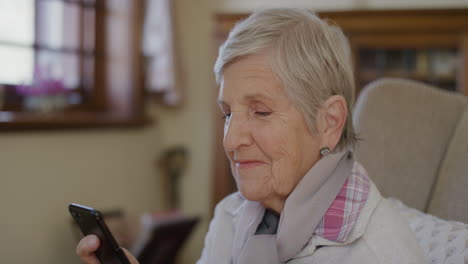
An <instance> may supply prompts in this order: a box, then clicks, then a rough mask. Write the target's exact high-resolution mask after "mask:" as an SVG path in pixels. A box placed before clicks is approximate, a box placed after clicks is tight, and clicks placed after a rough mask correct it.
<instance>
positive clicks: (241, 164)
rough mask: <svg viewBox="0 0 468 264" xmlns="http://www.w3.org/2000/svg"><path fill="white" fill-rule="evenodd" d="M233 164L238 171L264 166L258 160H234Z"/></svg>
mask: <svg viewBox="0 0 468 264" xmlns="http://www.w3.org/2000/svg"><path fill="white" fill-rule="evenodd" d="M235 163H236V168H238V169H251V168H256V167H258V166H261V165H264V164H265V162H263V161H260V160H236V161H235Z"/></svg>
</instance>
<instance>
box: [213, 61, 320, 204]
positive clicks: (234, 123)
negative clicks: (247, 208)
mask: <svg viewBox="0 0 468 264" xmlns="http://www.w3.org/2000/svg"><path fill="white" fill-rule="evenodd" d="M267 58H268V56H267V55H266V54H260V55H250V56H246V57H242V58H240V59H237V60H235V61H234V62H231V63H230V64H228V65H227V66H226V67H225V69H224V71H223V80H222V83H221V89H220V92H219V98H218V101H219V105H220V107H221V110H222V112H223V114H224V117H225V119H226V120H225V125H224V142H223V144H224V149H225V151H226V155H227V157H228V158H229V161H230V164H231V170H232V174H233V175H234V178H235V180H236V183H237V186H238V188H239V190H240V192H241V193H242V194H243V196H244V197H245V198H246V199H248V200H251V201H258V202H260V203H262V204H263V205H264V206H266V207H269V208H272V207H274V204H275V203H277V202H278V201H281V200H283V201H284V200H285V199H286V198H287V197H288V195H289V194H290V193H291V192H292V190H293V189H294V187H295V186H296V185H297V183H298V182H299V181H300V180H301V179H302V177H303V176H304V174H305V173H306V172H307V171H308V170H309V169H310V168H311V167H312V166H313V164H314V163H315V162H316V161H317V160H318V159H319V149H320V147H321V146H320V145H321V138H320V137H319V136H314V135H313V134H312V133H311V132H310V131H309V129H308V127H307V124H306V122H305V119H304V117H303V115H302V113H301V112H300V111H299V110H298V108H296V106H295V105H294V103H293V102H292V101H291V100H289V98H288V97H287V96H286V92H285V91H284V89H283V87H282V84H281V82H280V81H279V80H278V79H277V78H276V77H275V76H274V74H273V72H272V70H271V68H270V66H269V64H268V61H267Z"/></svg>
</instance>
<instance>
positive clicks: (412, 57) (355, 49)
mask: <svg viewBox="0 0 468 264" xmlns="http://www.w3.org/2000/svg"><path fill="white" fill-rule="evenodd" d="M318 15H319V16H320V17H322V18H326V19H328V20H331V21H332V23H335V24H337V25H338V26H339V27H341V28H342V30H343V31H344V32H345V34H346V35H347V36H348V39H349V41H350V45H351V49H352V54H353V61H354V66H355V78H356V93H357V94H358V93H359V92H360V90H361V89H362V87H363V86H365V85H366V84H367V83H369V82H370V81H373V80H375V79H378V78H381V77H400V78H407V79H414V80H418V81H423V82H426V83H430V84H433V85H436V86H437V87H440V88H442V89H447V90H452V91H457V92H460V93H463V94H465V95H468V9H450V10H448V9H447V10H379V11H340V12H319V13H318ZM246 16H247V14H218V15H216V16H215V20H216V24H215V26H216V28H215V30H216V31H215V41H216V44H217V45H220V44H221V43H222V42H223V41H224V40H225V39H226V37H227V35H228V33H229V31H230V30H231V29H232V27H233V26H234V25H235V23H236V22H237V21H239V20H240V19H242V18H245V17H246ZM217 123H218V124H216V126H215V129H217V130H222V124H221V120H220V121H217ZM215 134H216V135H222V132H220V131H217V132H216V133H215ZM215 140H216V142H215V146H216V149H217V153H221V151H222V145H221V142H222V141H221V138H220V137H216V138H215ZM215 157H216V158H215V164H216V165H215V166H217V167H216V169H215V175H214V190H215V195H214V201H213V202H214V203H216V202H218V201H219V200H220V199H221V198H222V197H224V196H225V195H227V194H228V193H230V192H232V191H233V190H235V188H234V187H235V186H234V185H233V184H232V181H231V180H230V177H231V176H230V175H229V169H228V164H227V163H226V161H225V158H224V157H223V156H220V155H216V156H215Z"/></svg>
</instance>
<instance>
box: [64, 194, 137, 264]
mask: <svg viewBox="0 0 468 264" xmlns="http://www.w3.org/2000/svg"><path fill="white" fill-rule="evenodd" d="M68 210H69V211H70V214H71V215H72V217H73V219H75V222H76V223H77V224H78V226H79V227H80V229H81V232H82V233H83V235H85V236H87V235H91V234H94V235H96V236H97V237H98V238H99V241H100V242H101V243H100V246H99V248H98V250H97V251H96V256H97V258H98V259H99V261H101V263H102V264H130V261H129V260H128V259H127V257H126V256H125V253H124V251H123V250H122V248H120V247H119V245H118V244H117V242H116V241H115V239H114V237H113V236H112V233H111V232H110V231H109V228H107V225H106V223H105V222H104V219H103V217H102V214H101V212H99V211H98V210H96V209H94V208H91V207H87V206H84V205H80V204H75V203H72V204H70V205H69V206H68Z"/></svg>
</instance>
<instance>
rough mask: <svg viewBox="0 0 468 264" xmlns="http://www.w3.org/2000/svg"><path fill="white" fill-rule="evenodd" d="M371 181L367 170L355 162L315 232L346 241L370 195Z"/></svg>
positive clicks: (335, 239) (326, 237) (329, 238)
mask: <svg viewBox="0 0 468 264" xmlns="http://www.w3.org/2000/svg"><path fill="white" fill-rule="evenodd" d="M369 190H370V181H369V178H368V177H367V172H366V170H365V169H364V168H363V167H362V166H361V164H359V163H357V162H355V163H354V166H353V169H352V171H351V175H350V176H349V177H348V179H347V180H346V182H345V184H343V187H341V190H340V192H339V193H338V195H337V196H336V198H335V200H334V201H333V203H332V205H331V206H330V208H328V210H327V212H326V213H325V215H324V216H323V218H322V221H321V222H320V224H319V225H318V226H317V228H316V229H315V234H317V235H319V236H321V237H323V238H325V239H328V240H332V241H336V242H345V241H346V239H347V238H348V235H349V233H351V230H352V229H353V226H354V224H355V223H356V220H357V218H358V216H359V213H360V212H361V210H362V208H363V207H364V204H365V203H366V201H367V196H368V195H369Z"/></svg>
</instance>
